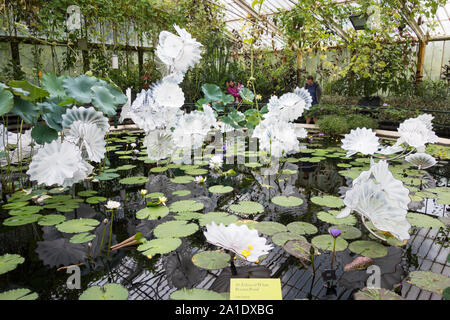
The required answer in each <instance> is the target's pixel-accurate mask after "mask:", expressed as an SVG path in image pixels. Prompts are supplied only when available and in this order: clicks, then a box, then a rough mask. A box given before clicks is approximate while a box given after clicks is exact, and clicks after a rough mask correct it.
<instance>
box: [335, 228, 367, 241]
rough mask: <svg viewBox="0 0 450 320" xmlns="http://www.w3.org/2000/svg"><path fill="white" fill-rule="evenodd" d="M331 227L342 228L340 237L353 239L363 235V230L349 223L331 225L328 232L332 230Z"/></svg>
mask: <svg viewBox="0 0 450 320" xmlns="http://www.w3.org/2000/svg"><path fill="white" fill-rule="evenodd" d="M331 229H339V230H341V234H340V237H341V238H343V239H346V240H353V239H358V238H359V237H361V234H362V233H361V230H359V229H358V228H356V227H353V226H349V225H337V226H331V227H329V228H328V232H330V230H331Z"/></svg>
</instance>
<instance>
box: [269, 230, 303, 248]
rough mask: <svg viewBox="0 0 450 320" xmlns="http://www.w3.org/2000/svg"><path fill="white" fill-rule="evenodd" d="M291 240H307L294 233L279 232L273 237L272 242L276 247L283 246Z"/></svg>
mask: <svg viewBox="0 0 450 320" xmlns="http://www.w3.org/2000/svg"><path fill="white" fill-rule="evenodd" d="M289 240H305V241H306V239H305V237H303V236H301V235H299V234H295V233H292V232H278V233H275V234H274V235H273V236H272V242H273V243H275V244H276V245H279V246H283V245H284V244H285V243H286V242H287V241H289Z"/></svg>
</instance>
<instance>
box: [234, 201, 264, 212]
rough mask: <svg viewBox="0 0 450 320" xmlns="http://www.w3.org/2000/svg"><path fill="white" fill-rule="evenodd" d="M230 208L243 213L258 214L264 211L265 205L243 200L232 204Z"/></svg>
mask: <svg viewBox="0 0 450 320" xmlns="http://www.w3.org/2000/svg"><path fill="white" fill-rule="evenodd" d="M230 210H232V211H234V212H237V213H241V214H245V215H248V214H256V213H262V212H264V207H263V206H262V205H261V204H259V203H258V202H254V201H241V202H239V203H238V204H232V205H230Z"/></svg>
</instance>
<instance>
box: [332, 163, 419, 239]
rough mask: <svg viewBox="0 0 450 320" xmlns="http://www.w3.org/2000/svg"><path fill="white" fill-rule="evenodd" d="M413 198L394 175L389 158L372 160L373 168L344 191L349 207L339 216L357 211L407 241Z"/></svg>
mask: <svg viewBox="0 0 450 320" xmlns="http://www.w3.org/2000/svg"><path fill="white" fill-rule="evenodd" d="M410 201H411V199H410V198H409V190H408V189H407V188H405V187H404V186H403V183H402V182H401V181H399V180H397V179H395V178H394V176H393V175H392V173H391V172H390V171H389V168H388V164H387V162H386V161H385V160H381V161H379V162H378V163H374V162H373V160H372V161H371V167H370V170H368V171H364V172H362V173H361V174H360V176H359V177H358V178H356V179H355V180H354V181H353V185H352V188H351V189H350V190H348V191H347V193H346V194H345V198H344V204H345V205H346V208H345V209H344V210H343V211H342V212H341V213H339V214H338V215H337V218H345V217H347V216H348V215H349V214H350V213H351V212H352V211H356V212H358V213H359V214H360V215H362V216H364V217H365V218H367V219H369V220H370V221H371V222H372V223H373V225H374V226H375V227H376V228H377V229H379V230H381V231H385V232H389V233H391V234H392V235H393V236H394V237H396V238H398V239H399V240H401V241H404V240H407V239H409V238H410V236H409V229H410V228H411V225H410V223H409V222H408V220H407V219H406V214H407V213H408V204H409V202H410Z"/></svg>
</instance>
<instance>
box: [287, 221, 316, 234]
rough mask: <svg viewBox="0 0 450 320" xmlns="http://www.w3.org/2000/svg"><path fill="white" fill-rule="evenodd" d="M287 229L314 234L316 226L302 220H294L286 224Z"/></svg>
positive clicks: (297, 232) (293, 231)
mask: <svg viewBox="0 0 450 320" xmlns="http://www.w3.org/2000/svg"><path fill="white" fill-rule="evenodd" d="M286 227H287V229H288V230H289V231H290V232H292V233H295V234H299V235H302V234H314V233H317V231H318V230H317V228H316V227H315V226H314V225H312V224H311V223H308V222H302V221H295V222H291V223H289V224H288V225H287V226H286Z"/></svg>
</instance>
